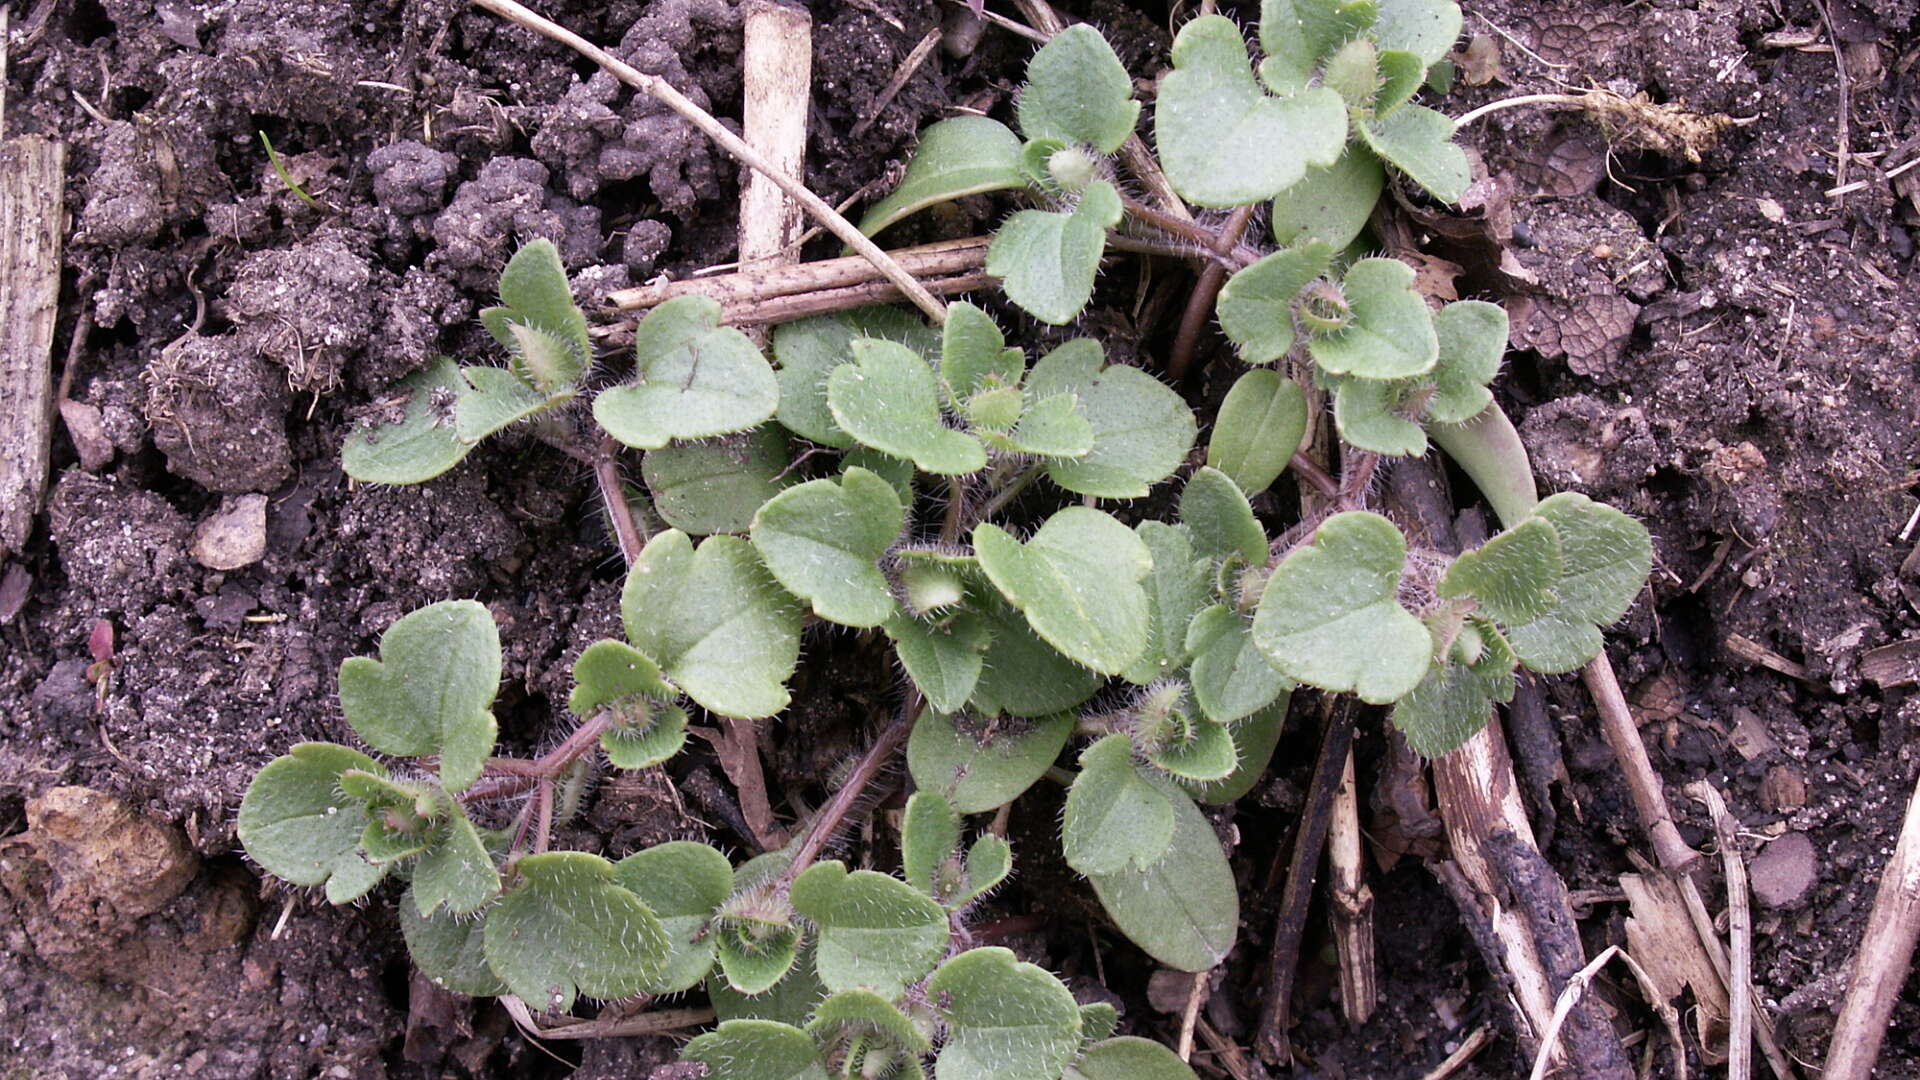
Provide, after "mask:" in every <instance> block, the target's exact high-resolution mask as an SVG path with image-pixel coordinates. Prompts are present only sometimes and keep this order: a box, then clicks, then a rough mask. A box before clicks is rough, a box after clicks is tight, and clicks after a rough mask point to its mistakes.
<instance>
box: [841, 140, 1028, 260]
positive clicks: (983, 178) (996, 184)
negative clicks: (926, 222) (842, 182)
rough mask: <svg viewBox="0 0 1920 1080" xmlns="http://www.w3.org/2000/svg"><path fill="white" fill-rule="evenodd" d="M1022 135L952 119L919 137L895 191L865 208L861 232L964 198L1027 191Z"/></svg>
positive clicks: (869, 232) (871, 231)
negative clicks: (1014, 189) (1002, 192)
mask: <svg viewBox="0 0 1920 1080" xmlns="http://www.w3.org/2000/svg"><path fill="white" fill-rule="evenodd" d="M1026 184H1027V181H1026V177H1025V176H1024V175H1023V174H1022V173H1021V171H1020V137H1019V136H1018V135H1015V134H1014V133H1013V132H1012V130H1011V129H1009V128H1008V127H1007V126H1006V125H1005V124H1002V123H1001V122H1000V121H998V120H990V119H988V118H987V117H984V116H956V117H953V118H952V119H949V120H942V121H940V122H939V123H937V124H933V125H932V126H930V127H928V128H927V129H926V130H925V131H922V132H921V133H920V145H918V146H916V147H915V148H914V151H913V158H912V160H910V161H908V162H907V172H906V175H905V176H903V177H901V179H900V186H899V187H897V188H895V189H894V190H893V193H892V194H890V195H888V196H887V197H886V198H884V199H881V200H880V201H879V202H877V203H874V204H873V206H872V207H870V208H868V210H867V214H866V216H865V217H863V218H861V219H860V231H861V232H863V233H866V234H867V235H868V236H873V235H875V234H877V233H878V232H879V231H880V230H881V229H884V228H886V227H887V226H889V225H891V224H893V223H894V222H896V221H899V220H900V219H901V218H903V217H906V216H907V215H908V214H911V213H914V212H915V211H917V210H921V209H924V208H926V207H929V206H932V205H934V204H936V203H943V202H950V201H952V200H954V199H958V198H960V197H961V196H963V195H978V194H980V193H982V192H986V191H1000V190H1003V189H1006V188H1017V187H1025V186H1026Z"/></svg>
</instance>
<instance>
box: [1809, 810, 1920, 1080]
mask: <svg viewBox="0 0 1920 1080" xmlns="http://www.w3.org/2000/svg"><path fill="white" fill-rule="evenodd" d="M1917 938H1920V788H1916V789H1915V791H1914V793H1913V795H1912V797H1911V798H1909V799H1908V801H1907V816H1906V820H1905V822H1904V823H1903V824H1902V825H1901V827H1900V840H1899V842H1898V843H1896V844H1895V845H1894V848H1893V858H1892V859H1890V860H1888V862H1887V865H1886V869H1884V870H1882V871H1881V874H1880V888H1879V890H1878V891H1877V892H1876V893H1875V894H1874V897H1873V911H1872V913H1871V914H1869V915H1868V916H1867V929H1866V933H1864V934H1863V935H1861V938H1860V951H1859V952H1858V953H1857V954H1856V959H1855V960H1854V966H1853V981H1852V982H1851V983H1850V984H1849V985H1848V986H1847V997H1846V1000H1845V1001H1844V1002H1842V1003H1841V1006H1840V1020H1839V1022H1838V1023H1837V1024H1835V1025H1834V1029H1833V1042H1832V1043H1831V1044H1829V1046H1828V1049H1827V1067H1826V1070H1825V1071H1824V1072H1822V1073H1821V1074H1820V1075H1821V1077H1822V1080H1867V1078H1868V1076H1870V1075H1871V1074H1872V1072H1873V1063H1874V1059H1876V1058H1878V1057H1879V1056H1880V1043H1881V1041H1882V1040H1884V1039H1885V1038H1886V1035H1887V1026H1888V1023H1889V1022H1890V1021H1891V1020H1892V1018H1893V1006H1894V1003H1895V1002H1896V1001H1898V1000H1899V997H1900V987H1901V984H1902V983H1904V982H1906V978H1907V967H1908V965H1909V964H1911V963H1912V962H1913V948H1914V943H1915V940H1916V939H1917Z"/></svg>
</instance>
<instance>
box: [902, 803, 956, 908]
mask: <svg viewBox="0 0 1920 1080" xmlns="http://www.w3.org/2000/svg"><path fill="white" fill-rule="evenodd" d="M959 850H960V815H959V814H957V813H955V812H954V809H953V804H952V803H949V802H948V801H947V800H946V797H945V796H944V795H941V794H940V793H939V792H937V791H916V792H914V793H913V797H912V798H909V799H908V800H907V809H906V812H905V813H904V814H903V815H902V817H901V819H900V876H901V877H903V878H905V879H906V881H907V884H909V885H911V886H913V887H914V888H916V889H919V890H920V891H921V892H923V893H926V894H927V895H928V896H931V897H933V898H934V899H936V900H937V899H939V893H938V891H937V889H936V887H935V886H936V883H937V881H938V879H939V875H940V865H941V864H942V863H944V862H946V861H947V860H948V859H950V858H952V857H953V856H954V854H955V852H957V851H959Z"/></svg>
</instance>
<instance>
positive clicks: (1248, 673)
mask: <svg viewBox="0 0 1920 1080" xmlns="http://www.w3.org/2000/svg"><path fill="white" fill-rule="evenodd" d="M1187 649H1188V651H1189V652H1191V653H1192V654H1193V670H1192V672H1191V673H1190V676H1189V677H1190V678H1191V679H1192V681H1193V696H1194V700H1195V701H1197V702H1198V703H1199V705H1200V711H1202V712H1204V713H1206V714H1207V718H1208V719H1210V720H1212V721H1214V722H1215V723H1220V724H1231V723H1233V722H1234V721H1236V720H1239V719H1242V718H1243V717H1247V716H1251V715H1253V714H1254V713H1256V712H1259V711H1260V710H1261V709H1264V708H1266V707H1267V706H1268V705H1270V704H1272V703H1273V702H1274V700H1275V699H1277V698H1279V697H1280V695H1282V694H1284V693H1286V692H1287V691H1288V690H1291V689H1292V688H1293V680H1291V679H1289V678H1287V677H1286V676H1285V675H1283V674H1281V673H1280V671H1279V669H1277V668H1275V667H1274V666H1273V665H1272V664H1271V663H1269V662H1268V661H1267V658H1266V656H1265V655H1264V654H1262V653H1261V652H1260V650H1259V648H1258V647H1257V646H1255V645H1254V643H1253V627H1252V625H1251V624H1249V623H1248V622H1247V619H1246V617H1245V616H1243V615H1241V614H1240V613H1239V612H1237V611H1234V610H1233V609H1232V608H1230V607H1228V606H1226V605H1225V604H1215V605H1214V606H1212V607H1210V608H1208V609H1206V610H1205V611H1202V612H1200V613H1199V614H1198V615H1197V616H1195V617H1194V620H1193V625H1192V626H1191V627H1189V628H1188V630H1187Z"/></svg>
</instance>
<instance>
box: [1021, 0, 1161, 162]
mask: <svg viewBox="0 0 1920 1080" xmlns="http://www.w3.org/2000/svg"><path fill="white" fill-rule="evenodd" d="M1019 114H1020V132H1021V134H1023V135H1025V136H1026V137H1027V138H1029V139H1059V140H1060V141H1062V142H1065V143H1085V144H1087V145H1090V146H1092V147H1093V148H1094V149H1096V150H1098V151H1100V152H1101V153H1103V154H1111V153H1113V152H1114V151H1115V150H1118V149H1120V144H1121V143H1123V142H1126V141H1127V136H1129V135H1131V134H1133V125H1134V121H1136V120H1138V119H1139V118H1140V103H1139V102H1137V101H1135V100H1133V76H1131V75H1129V74H1127V69H1126V67H1125V66H1124V65H1123V64H1121V63H1120V58H1119V57H1118V56H1115V55H1114V54H1113V46H1111V45H1108V44H1107V39H1106V38H1103V37H1101V36H1100V32H1099V31H1098V30H1095V29H1094V28H1093V27H1091V26H1088V25H1086V24H1085V23H1081V24H1078V25H1075V26H1069V27H1067V28H1066V29H1065V30H1062V31H1061V32H1060V33H1058V34H1055V35H1054V36H1053V40H1051V41H1049V42H1047V43H1046V45H1044V46H1042V47H1041V49H1040V51H1039V52H1037V53H1034V54H1033V59H1032V60H1030V61H1028V62H1027V86H1026V89H1024V90H1022V91H1021V92H1020V107H1019Z"/></svg>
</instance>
